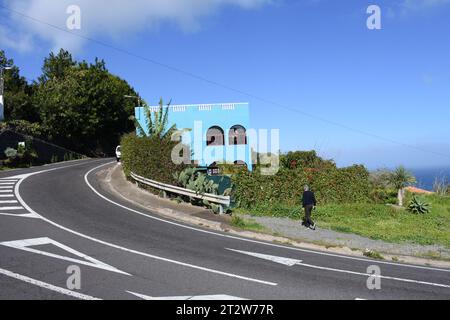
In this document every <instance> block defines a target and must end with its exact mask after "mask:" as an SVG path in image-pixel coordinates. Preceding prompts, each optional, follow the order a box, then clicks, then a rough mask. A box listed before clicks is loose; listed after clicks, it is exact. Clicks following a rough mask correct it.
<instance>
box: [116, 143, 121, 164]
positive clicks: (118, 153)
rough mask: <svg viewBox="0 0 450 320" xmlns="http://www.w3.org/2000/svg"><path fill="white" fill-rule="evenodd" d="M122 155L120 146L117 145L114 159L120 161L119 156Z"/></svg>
mask: <svg viewBox="0 0 450 320" xmlns="http://www.w3.org/2000/svg"><path fill="white" fill-rule="evenodd" d="M121 156H122V152H120V146H117V148H116V159H117V162H120V157H121Z"/></svg>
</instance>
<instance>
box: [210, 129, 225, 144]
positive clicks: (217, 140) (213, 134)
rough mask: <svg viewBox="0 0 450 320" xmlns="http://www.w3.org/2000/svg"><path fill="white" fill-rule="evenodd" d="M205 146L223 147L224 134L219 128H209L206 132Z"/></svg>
mask: <svg viewBox="0 0 450 320" xmlns="http://www.w3.org/2000/svg"><path fill="white" fill-rule="evenodd" d="M206 145H207V146H223V145H225V133H224V132H223V130H222V128H221V127H217V126H214V127H211V128H209V129H208V131H207V132H206Z"/></svg>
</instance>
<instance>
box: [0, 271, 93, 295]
mask: <svg viewBox="0 0 450 320" xmlns="http://www.w3.org/2000/svg"><path fill="white" fill-rule="evenodd" d="M0 274H2V275H5V276H7V277H10V278H13V279H17V280H20V281H23V282H26V283H29V284H32V285H34V286H38V287H41V288H44V289H47V290H50V291H54V292H58V293H60V294H64V295H66V296H69V297H73V298H77V299H82V300H101V299H99V298H95V297H92V296H89V295H86V294H82V293H79V292H75V291H71V290H68V289H65V288H61V287H57V286H54V285H52V284H50V283H46V282H43V281H39V280H36V279H33V278H30V277H27V276H24V275H21V274H18V273H15V272H12V271H9V270H5V269H0Z"/></svg>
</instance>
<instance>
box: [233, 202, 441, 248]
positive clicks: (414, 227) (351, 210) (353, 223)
mask: <svg viewBox="0 0 450 320" xmlns="http://www.w3.org/2000/svg"><path fill="white" fill-rule="evenodd" d="M424 198H425V199H426V201H428V202H429V203H431V212H430V213H429V214H412V213H410V212H408V211H406V210H398V209H395V208H393V207H391V206H387V205H383V204H370V203H360V204H359V203H356V204H334V205H325V206H319V207H318V208H317V210H315V211H314V212H313V214H312V218H313V220H314V221H316V222H317V224H318V226H319V227H320V228H325V229H330V230H334V231H337V232H343V233H352V234H357V235H360V236H363V237H366V238H370V239H374V240H383V241H386V242H392V243H401V242H410V243H415V244H420V245H434V244H436V245H442V246H444V247H446V248H450V235H449V230H450V198H449V197H439V196H436V195H428V196H424ZM239 211H240V212H242V213H246V214H250V215H254V216H271V217H285V218H290V219H293V220H299V219H301V218H302V217H303V210H302V208H301V207H300V206H283V205H274V206H272V207H256V208H254V209H252V210H242V209H240V210H239Z"/></svg>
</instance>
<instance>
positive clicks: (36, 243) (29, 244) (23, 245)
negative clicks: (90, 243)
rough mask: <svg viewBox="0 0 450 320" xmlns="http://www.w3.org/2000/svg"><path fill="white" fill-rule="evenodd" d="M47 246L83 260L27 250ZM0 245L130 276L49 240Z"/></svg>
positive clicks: (2, 243) (22, 241)
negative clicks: (49, 245)
mask: <svg viewBox="0 0 450 320" xmlns="http://www.w3.org/2000/svg"><path fill="white" fill-rule="evenodd" d="M47 244H52V245H54V246H57V247H58V248H60V249H63V250H65V251H67V252H69V253H71V254H73V255H75V256H78V257H80V258H83V259H84V260H79V259H74V258H70V257H65V256H61V255H59V254H54V253H50V252H46V251H42V250H37V249H33V248H29V247H32V246H41V245H47ZM0 245H3V246H6V247H10V248H15V249H19V250H23V251H27V252H31V253H36V254H40V255H44V256H47V257H52V258H55V259H59V260H66V261H69V262H73V263H77V264H82V265H86V266H90V267H94V268H98V269H102V270H107V271H111V272H116V273H121V274H124V275H128V276H129V275H130V274H129V273H126V272H123V271H120V270H119V269H116V268H114V267H112V266H110V265H108V264H106V263H103V262H101V261H99V260H96V259H94V258H91V257H89V256H87V255H85V254H83V253H81V252H79V251H77V250H75V249H72V248H69V247H68V246H65V245H63V244H62V243H59V242H57V241H55V240H52V239H50V238H35V239H27V240H17V241H6V242H1V243H0ZM86 260H88V261H89V262H88V261H86Z"/></svg>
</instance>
